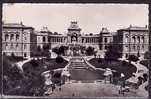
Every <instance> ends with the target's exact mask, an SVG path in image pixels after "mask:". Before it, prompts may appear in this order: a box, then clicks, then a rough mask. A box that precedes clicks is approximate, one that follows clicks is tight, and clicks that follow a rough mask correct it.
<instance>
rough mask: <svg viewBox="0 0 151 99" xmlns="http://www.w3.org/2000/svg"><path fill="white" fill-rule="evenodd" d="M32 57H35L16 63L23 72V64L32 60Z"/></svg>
mask: <svg viewBox="0 0 151 99" xmlns="http://www.w3.org/2000/svg"><path fill="white" fill-rule="evenodd" d="M32 59H33V58H28V59H27V60H23V61H20V62H17V63H15V65H16V66H17V67H18V68H19V69H20V70H21V71H22V72H23V68H22V66H23V65H24V64H25V63H27V62H29V61H31V60H32Z"/></svg>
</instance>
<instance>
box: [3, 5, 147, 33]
mask: <svg viewBox="0 0 151 99" xmlns="http://www.w3.org/2000/svg"><path fill="white" fill-rule="evenodd" d="M3 21H4V22H5V23H16V22H17V23H19V22H20V21H22V22H23V24H24V25H27V26H32V27H34V28H35V29H36V30H40V29H41V28H42V27H43V26H47V27H48V29H49V30H50V31H52V32H54V31H56V32H59V33H64V32H67V28H68V27H69V25H70V22H71V21H77V22H78V24H79V27H80V28H81V29H82V32H84V33H94V34H97V33H99V32H100V30H101V28H102V27H107V28H108V29H109V31H116V30H117V29H120V28H123V27H128V26H129V25H130V24H132V25H135V26H145V25H148V5H145V4H137V5H136V4H29V3H28V4H13V5H10V4H9V5H8V4H4V5H3Z"/></svg>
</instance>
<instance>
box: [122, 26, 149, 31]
mask: <svg viewBox="0 0 151 99" xmlns="http://www.w3.org/2000/svg"><path fill="white" fill-rule="evenodd" d="M120 30H133V31H147V30H148V28H147V27H139V26H130V27H128V28H124V29H120Z"/></svg>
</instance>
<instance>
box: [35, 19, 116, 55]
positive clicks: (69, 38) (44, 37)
mask: <svg viewBox="0 0 151 99" xmlns="http://www.w3.org/2000/svg"><path fill="white" fill-rule="evenodd" d="M67 30H68V32H67V33H66V34H58V33H56V34H55V33H51V32H50V31H49V30H48V29H47V28H46V27H45V28H44V29H42V31H40V32H37V33H36V34H37V45H38V46H40V47H41V48H42V47H43V45H44V44H49V46H51V49H53V48H55V47H60V46H67V47H69V48H68V51H67V52H66V53H67V55H73V56H75V55H81V54H84V53H82V52H81V50H80V49H81V48H85V49H86V48H88V47H89V46H90V47H92V48H95V51H97V55H100V56H102V57H103V56H104V51H105V50H106V48H107V45H108V44H109V43H111V42H112V40H113V36H112V34H111V33H110V32H109V31H108V29H107V28H102V30H101V32H100V33H98V34H93V33H90V34H83V33H81V30H82V29H81V28H80V27H79V26H78V23H77V22H75V21H73V22H71V24H70V26H69V28H68V29H67ZM52 57H53V55H52Z"/></svg>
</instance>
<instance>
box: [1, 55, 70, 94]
mask: <svg viewBox="0 0 151 99" xmlns="http://www.w3.org/2000/svg"><path fill="white" fill-rule="evenodd" d="M16 61H18V60H15V59H13V58H10V57H4V58H3V67H4V68H3V76H4V80H3V83H4V84H3V89H4V90H3V92H4V94H5V95H22V96H42V95H43V93H44V92H45V90H44V78H43V77H42V76H41V73H42V72H44V71H47V70H54V69H58V68H63V67H65V66H66V64H67V63H68V62H67V61H65V60H64V61H63V62H62V63H59V64H58V63H56V61H55V59H47V60H46V59H41V60H31V61H29V62H27V63H25V64H24V65H23V71H24V72H23V73H22V72H20V70H19V69H18V68H17V67H16V66H11V64H13V63H14V62H16Z"/></svg>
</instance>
